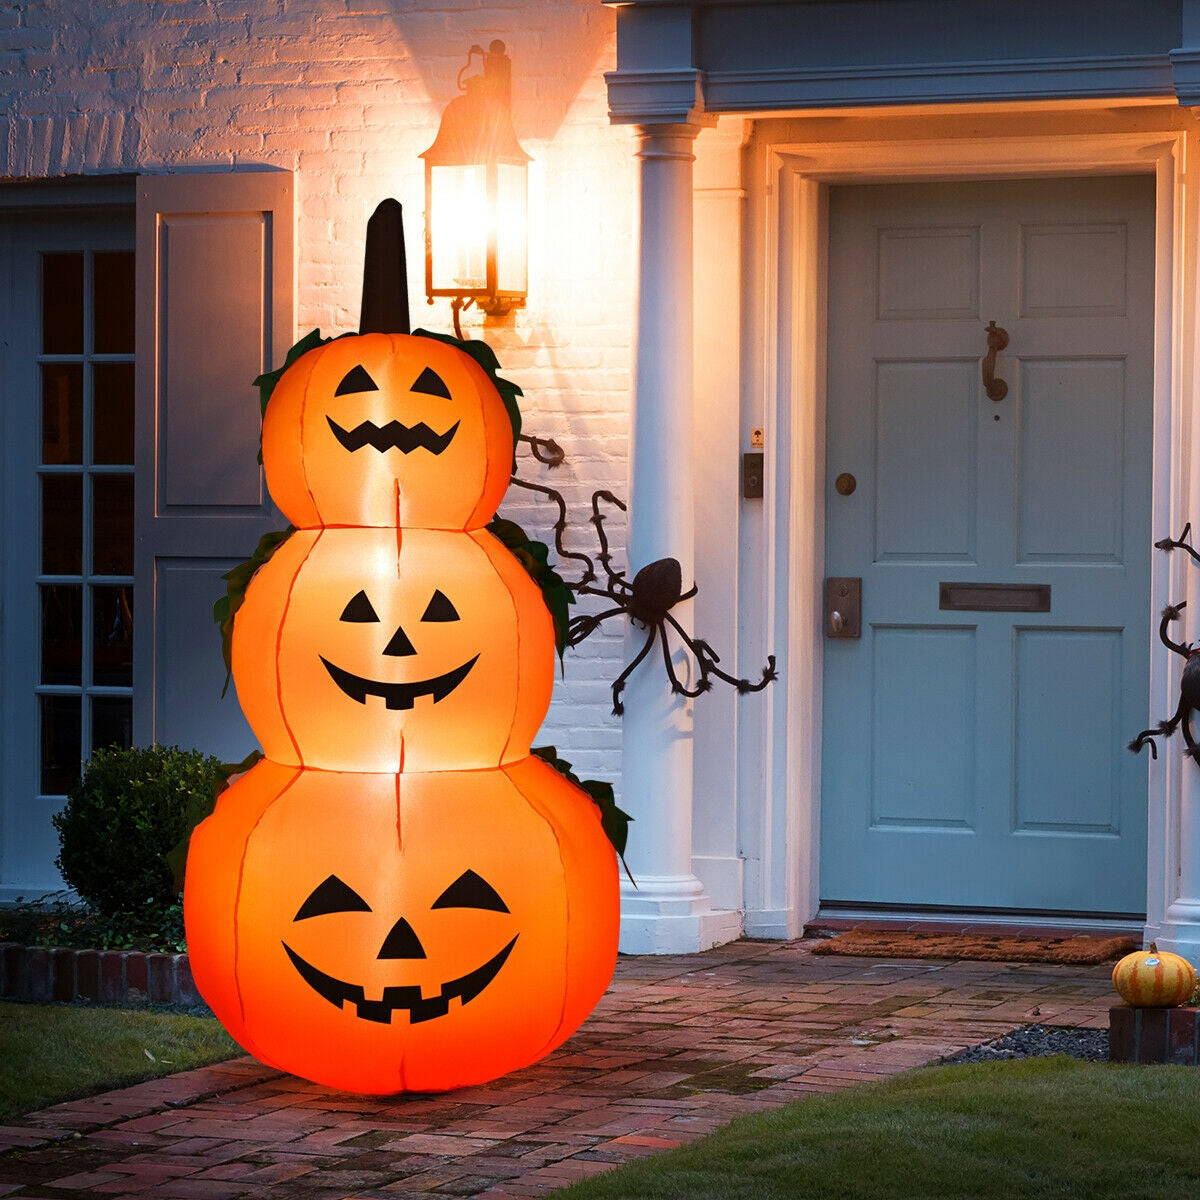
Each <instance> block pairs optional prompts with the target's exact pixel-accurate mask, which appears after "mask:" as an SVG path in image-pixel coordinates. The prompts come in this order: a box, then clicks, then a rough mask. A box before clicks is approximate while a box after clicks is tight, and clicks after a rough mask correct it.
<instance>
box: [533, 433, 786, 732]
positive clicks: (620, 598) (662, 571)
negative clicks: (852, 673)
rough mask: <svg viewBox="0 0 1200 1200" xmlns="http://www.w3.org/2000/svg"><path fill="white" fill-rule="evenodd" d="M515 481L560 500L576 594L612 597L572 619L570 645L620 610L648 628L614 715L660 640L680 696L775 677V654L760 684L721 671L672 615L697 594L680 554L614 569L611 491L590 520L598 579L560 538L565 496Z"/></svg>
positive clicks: (539, 444)
mask: <svg viewBox="0 0 1200 1200" xmlns="http://www.w3.org/2000/svg"><path fill="white" fill-rule="evenodd" d="M522 440H523V441H524V440H529V441H530V443H531V445H532V447H533V453H534V457H535V458H537V459H538V461H539V462H544V463H548V464H549V465H550V466H557V465H558V463H560V462H561V461H562V451H561V449H560V448H559V447H558V446H557V445H556V444H555V443H554V442H545V441H542V440H541V439H532V438H529V439H527V438H525V437H524V436H523V437H522ZM542 450H548V451H549V454H548V455H543V453H541V451H542ZM512 481H513V483H515V484H517V485H518V486H520V487H523V488H528V489H529V490H530V491H534V492H540V493H541V494H542V495H544V496H549V497H550V498H551V499H552V500H553V501H554V502H555V504H557V506H558V521H557V522H556V523H555V526H554V546H555V549H556V550H557V552H558V554H559V556H560V558H563V559H568V558H569V559H574V560H575V561H576V562H579V563H582V564H583V574H582V576H581V577H580V578H579V579H578V580H576V582H574V583H568V584H567V587H569V588H570V589H571V591H573V592H575V593H576V594H577V595H585V596H602V597H603V598H604V599H606V600H610V601H612V602H613V607H611V608H606V609H604V610H603V611H601V612H597V613H585V614H583V615H581V616H578V617H574V618H572V620H571V622H570V624H569V626H568V628H567V645H568V646H577V645H578V644H579V643H580V642H582V641H583V639H584V638H586V637H588V636H589V635H590V634H591V633H593V632H594V631H595V630H596V629H598V628H599V627H600V625H601V624H602V623H603V622H604V621H606V620H608V618H609V617H615V616H618V615H620V614H621V613H628V614H629V616H630V618H631V619H632V620H633V621H634V622H636V623H637V624H638V625H640V626H642V627H643V628H644V629H645V630H646V631H647V633H646V640H645V642H644V643H643V644H642V648H641V649H640V650H639V651H638V652H637V654H636V655H635V656H634V658H633V661H632V662H631V663H630V664H629V665H628V666H627V667H626V668H625V669H624V670H623V671H622V672H621V674H620V675H618V676H617V678H616V680H615V681H614V682H613V685H612V698H613V714H614V715H615V716H618V717H619V716H621V714H622V713H624V711H625V706H624V705H623V704H622V703H621V693H622V692H623V691H624V690H625V683H626V680H628V678H629V676H630V675H631V674H633V671H634V670H635V668H636V667H637V665H638V664H639V663H640V662H641V661H642V660H643V659H644V658H645V657H646V656H647V655H648V654H649V653H650V651H651V650H652V649H653V648H654V643H655V642H656V641H657V642H659V644H660V645H661V646H662V656H663V665H664V666H665V667H666V671H667V679H668V680H669V681H670V683H671V691H672V692H674V693H675V694H676V695H680V696H689V697H694V696H699V695H700V694H701V693H702V692H707V691H709V690H710V689H711V688H712V685H713V684H712V679H713V676H715V677H716V678H717V679H723V680H724V681H725V682H726V683H729V684H732V685H733V686H734V687H736V688H737V690H738V691H739V692H741V693H746V692H760V691H762V689H763V688H765V687H766V686H767V684H768V683H770V682H771V681H772V680H773V679H775V678H776V677H777V675H776V670H775V656H774V655H773V654H771V655H768V656H767V665H766V666H765V667H764V668H763V671H762V677H761V678H760V679H759V680H758V681H757V682H756V683H751V682H750V680H748V679H738V678H737V677H736V676H734V675H730V674H728V673H727V672H725V671H722V670H721V668H720V667H719V666H718V665H717V664H718V663H719V662H720V661H721V657H720V655H719V654H717V652H716V651H715V650H714V649H713V648H712V647H711V646H710V645H709V644H708V643H707V642H706V641H704V640H703V639H702V638H697V637H692V636H691V635H690V634H688V633H687V632H686V631H685V630H684V628H683V626H682V625H680V623H679V622H678V621H677V620H676V619H675V618H674V617H673V616H672V615H671V609H672V608H674V607H675V605H676V604H678V603H680V601H682V600H689V599H691V597H693V596H694V595H695V594H696V586H695V584H693V585H692V586H691V587H690V588H689V589H688V590H687V591H686V592H685V591H684V590H683V570H682V568H681V567H680V565H679V562H678V561H677V560H676V559H674V558H660V559H657V560H656V561H655V562H652V563H648V564H647V565H646V566H644V567H642V569H641V570H640V571H638V573H637V574H636V575H635V576H634V577H633V582H632V583H630V582H629V580H627V579H626V578H625V573H624V572H623V571H616V570H614V569H613V565H612V556H611V554H610V552H609V548H608V537H607V535H606V534H605V532H604V515H603V513H601V511H600V501H601V500H604V501H606V502H607V503H609V504H613V505H615V506H616V507H617V508H619V509H620V510H621V511H622V512H624V511H625V505H624V503H622V501H620V500H618V499H617V497H616V496H614V495H613V494H612V492H608V491H597V492H595V493H593V495H592V516H591V523H592V524H593V525H594V526H595V528H596V537H597V540H598V541H599V543H600V552H599V554H598V555H597V556H596V557H597V559H598V561H599V563H600V566H601V568H602V569H603V571H604V575H605V577H606V582H605V583H603V584H600V582H599V577H598V576H597V574H596V565H595V563H593V562H592V560H591V558H590V557H589V556H588V555H586V554H580V553H578V552H577V551H573V550H568V549H566V547H565V546H564V545H563V543H562V537H563V533H564V531H565V530H566V527H567V506H566V502H565V501H564V500H563V498H562V496H561V495H560V494H559V493H558V492H556V491H555V490H554V489H553V488H548V487H544V486H543V485H541V484H536V483H529V482H527V481H526V480H523V479H518V478H517V477H516V476H513V480H512ZM668 626H670V627H671V628H672V629H674V630H675V632H676V633H677V634H678V635H679V637H680V639H681V640H682V641H683V644H684V645H685V646H686V647H687V649H688V650H690V651H691V652H692V654H693V655H695V658H696V666H697V668H698V671H699V678H698V679H697V681H696V686H695V687H692V688H689V687H687V686H686V685H685V684H684V683H682V682H680V679H679V676H678V675H677V674H676V673H675V664H674V663H673V662H672V661H671V646H670V642H669V640H668V634H667V627H668Z"/></svg>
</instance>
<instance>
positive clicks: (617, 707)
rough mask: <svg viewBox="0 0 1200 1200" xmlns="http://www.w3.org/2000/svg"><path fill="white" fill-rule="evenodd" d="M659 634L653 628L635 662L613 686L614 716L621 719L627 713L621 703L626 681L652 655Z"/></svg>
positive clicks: (635, 657) (622, 673)
mask: <svg viewBox="0 0 1200 1200" xmlns="http://www.w3.org/2000/svg"><path fill="white" fill-rule="evenodd" d="M657 632H658V630H657V629H656V628H652V629H651V630H650V632H649V634H648V635H647V636H646V640H645V642H644V643H643V644H642V648H641V649H640V650H639V651H638V652H637V654H636V655H635V656H634V659H633V662H631V663H630V664H629V666H627V667H626V668H625V670H623V671H622V672H621V673H620V675H618V676H617V678H616V680H615V681H614V683H613V685H612V697H613V716H614V717H619V716H621V714H622V713H623V712H624V711H625V705H623V704H622V703H621V693H622V692H623V691H624V690H625V680H627V679H628V678H629V676H630V675H632V674H633V671H634V668H635V667H636V666H637V665H638V663H640V662H641V661H642V659H643V658H645V657H646V655H647V654H649V653H650V647H651V646H653V645H654V635H655V634H656V633H657Z"/></svg>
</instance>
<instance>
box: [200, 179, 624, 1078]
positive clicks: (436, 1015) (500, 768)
mask: <svg viewBox="0 0 1200 1200" xmlns="http://www.w3.org/2000/svg"><path fill="white" fill-rule="evenodd" d="M492 170H493V175H492V182H493V183H495V181H496V175H495V173H494V166H493V168H492ZM479 172H480V173H482V169H479ZM522 186H523V173H522ZM510 191H512V194H513V197H514V198H513V199H512V200H511V203H510V208H512V209H513V210H514V211H515V210H516V208H518V207H519V208H520V209H521V211H522V213H523V208H524V195H523V191H522V194H521V195H520V196H519V198H518V197H516V193H515V191H513V190H512V189H511V188H510ZM474 194H475V195H476V198H477V195H478V189H477V188H476V191H475V193H474ZM381 211H383V206H381ZM378 215H379V214H378V213H377V216H378ZM373 220H374V218H373ZM476 227H477V228H478V229H480V230H481V231H482V232H483V233H485V234H486V233H487V232H488V231H489V229H490V226H489V224H488V223H487V222H486V221H485V222H483V223H482V224H478V225H477V226H476ZM522 236H523V235H522ZM368 257H369V256H368ZM369 261H370V257H369ZM464 261H467V260H465V259H464ZM400 273H401V274H403V270H402V268H401V270H400ZM366 290H367V289H366V288H364V293H366ZM404 316H405V319H407V312H405V313H404ZM512 455H513V422H512V421H511V420H510V418H509V415H508V411H507V409H506V408H505V405H504V401H503V399H502V398H501V396H500V393H499V392H498V391H497V390H496V387H495V386H494V384H493V383H492V381H491V379H490V378H489V376H488V373H487V372H486V371H484V369H483V368H482V367H480V366H479V364H478V363H477V362H476V361H475V360H474V359H473V358H472V357H471V356H470V355H468V354H467V353H465V352H464V351H462V350H460V349H458V348H457V346H453V345H447V344H445V343H443V342H440V341H437V340H436V339H431V338H428V337H418V336H413V335H409V334H406V333H391V332H371V333H366V334H358V335H352V336H349V337H343V338H339V339H336V340H334V341H331V342H328V343H326V344H324V345H321V346H316V347H314V348H313V349H310V350H308V351H307V352H306V353H304V354H302V355H301V356H300V357H299V358H297V359H296V360H295V361H294V362H293V364H292V365H291V366H290V367H289V368H288V370H287V371H286V372H284V374H283V377H282V378H281V379H280V380H279V382H278V383H277V385H276V387H275V390H274V392H273V393H272V395H271V398H270V400H269V402H268V405H267V412H266V416H265V419H264V424H263V465H264V467H265V470H266V474H267V479H268V481H269V483H270V487H271V491H272V495H273V496H274V498H275V500H276V502H277V503H278V504H279V505H280V507H281V508H282V509H283V510H284V512H285V513H286V514H287V516H288V517H290V518H291V520H292V521H293V522H294V523H295V524H296V526H297V528H296V529H295V530H294V531H293V532H292V533H291V534H290V536H289V537H288V538H287V539H286V540H285V541H284V542H283V543H282V545H280V546H279V547H278V548H277V549H276V550H275V553H274V554H273V555H272V556H271V557H270V559H269V560H268V561H266V562H265V563H264V564H262V565H261V566H260V567H259V568H258V570H257V572H256V574H254V576H253V577H252V578H251V579H250V581H249V584H248V586H247V589H246V593H245V599H244V602H243V603H242V605H241V607H240V608H239V609H238V610H237V613H236V615H235V617H234V623H233V677H234V682H235V683H236V685H237V689H238V697H239V699H240V700H241V703H242V709H243V711H244V713H245V715H246V718H247V720H248V721H249V722H250V725H251V728H253V730H254V731H255V733H256V734H257V735H258V737H259V739H260V741H261V743H262V746H263V750H264V752H265V754H266V757H265V758H264V759H263V760H262V761H261V762H259V763H258V765H257V766H255V767H254V768H253V770H251V771H249V772H248V773H247V774H246V775H244V776H242V777H241V778H239V779H238V780H237V781H236V782H235V783H234V784H233V785H232V787H230V788H229V789H228V790H227V791H225V792H224V793H222V795H221V796H220V798H219V800H218V802H217V806H216V809H215V811H214V812H213V814H212V816H210V817H208V818H207V820H205V821H203V822H202V823H201V824H200V825H199V826H198V827H197V829H196V830H195V832H194V833H193V834H192V838H191V844H190V847H189V850H188V860H187V876H186V885H185V892H184V915H185V922H186V930H187V938H188V950H189V955H190V961H191V967H192V973H193V975H194V977H195V980H196V985H197V987H198V988H199V990H200V992H201V994H202V995H203V997H204V998H205V1000H206V1001H207V1002H208V1004H209V1005H210V1007H211V1008H212V1010H213V1011H214V1012H215V1013H216V1015H217V1016H218V1017H219V1018H220V1020H221V1022H222V1023H223V1024H224V1026H225V1028H226V1029H228V1030H229V1032H230V1033H231V1034H232V1035H233V1036H234V1037H235V1038H236V1039H237V1040H238V1041H239V1042H240V1043H241V1045H242V1046H244V1047H245V1049H246V1050H248V1051H249V1052H250V1053H252V1054H254V1055H256V1056H257V1057H258V1058H259V1059H261V1060H262V1061H263V1062H265V1063H268V1064H270V1065H272V1066H275V1067H278V1068H280V1069H282V1070H286V1071H292V1072H294V1073H296V1074H298V1075H302V1076H304V1077H305V1078H308V1079H312V1080H315V1081H317V1082H318V1083H322V1084H325V1085H326V1086H329V1087H335V1088H344V1089H349V1090H351V1091H360V1092H368V1093H373V1094H391V1093H394V1092H401V1091H420V1092H426V1091H442V1090H444V1089H447V1088H454V1087H461V1086H464V1085H467V1084H473V1083H481V1082H485V1081H486V1080H489V1079H494V1078H495V1077H496V1076H498V1075H501V1074H504V1073H505V1072H507V1071H511V1070H515V1069H517V1068H519V1067H523V1066H527V1065H529V1064H531V1063H534V1062H536V1061H537V1060H538V1059H539V1058H541V1057H542V1056H543V1055H545V1054H548V1053H549V1052H550V1051H551V1050H553V1049H554V1048H555V1047H556V1046H557V1045H559V1044H560V1043H561V1042H563V1041H564V1040H565V1039H566V1038H568V1037H569V1036H570V1035H571V1034H572V1033H573V1032H574V1031H575V1030H576V1029H577V1028H578V1027H579V1025H580V1024H581V1023H582V1022H583V1020H584V1019H585V1018H586V1017H587V1015H588V1013H589V1012H590V1011H591V1009H592V1007H593V1006H594V1005H595V1003H596V1001H597V1000H599V998H600V996H601V995H602V994H603V992H604V990H605V988H606V987H607V986H608V982H609V980H610V979H611V977H612V971H613V966H614V964H615V962H616V955H617V935H618V929H619V925H620V915H619V914H620V906H619V902H618V887H617V863H616V855H615V854H614V852H613V848H612V845H611V844H610V843H609V841H608V838H607V837H606V835H605V833H604V829H603V827H602V825H601V821H600V810H599V809H598V808H597V807H596V805H595V804H594V803H593V802H592V800H591V798H590V797H589V796H588V795H587V794H586V793H585V792H583V791H582V790H581V789H579V788H577V787H576V786H575V785H574V784H572V783H570V782H568V781H567V780H566V779H565V778H564V777H563V776H562V775H560V774H559V773H558V772H557V771H555V770H554V769H553V768H552V767H550V766H549V765H547V764H546V763H544V762H543V761H542V760H541V759H539V758H536V757H534V756H532V755H531V754H530V750H529V747H530V742H531V739H532V738H533V737H534V735H535V734H536V732H537V729H538V727H539V726H540V724H541V722H542V720H543V718H544V717H545V715H546V710H547V707H548V706H549V703H550V693H551V689H552V686H553V678H554V660H555V651H554V628H553V622H552V620H551V617H550V612H549V610H548V608H547V606H546V603H545V601H544V600H543V597H542V593H541V591H540V589H539V588H538V585H537V584H536V583H534V581H533V579H532V578H531V577H530V575H529V574H528V572H527V571H526V569H525V567H524V566H523V565H522V563H521V562H520V561H519V560H518V559H517V557H516V555H515V554H514V553H513V552H511V551H510V550H508V549H507V548H506V546H505V545H504V544H503V543H501V542H500V541H499V540H498V539H497V538H495V537H493V536H492V534H490V533H489V532H488V531H487V530H486V529H485V528H483V526H484V525H485V524H486V523H487V521H488V519H489V518H490V517H491V516H492V514H493V513H494V512H495V510H496V507H497V505H498V504H499V502H500V499H501V497H502V496H503V494H504V489H505V486H506V484H507V480H508V474H509V471H510V469H511V466H512Z"/></svg>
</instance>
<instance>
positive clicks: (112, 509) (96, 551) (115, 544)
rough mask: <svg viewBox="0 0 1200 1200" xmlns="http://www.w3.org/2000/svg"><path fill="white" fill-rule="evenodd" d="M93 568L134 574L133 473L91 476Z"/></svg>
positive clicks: (102, 572)
mask: <svg viewBox="0 0 1200 1200" xmlns="http://www.w3.org/2000/svg"><path fill="white" fill-rule="evenodd" d="M92 531H93V534H94V538H93V542H92V572H93V573H94V574H96V575H132V574H133V476H132V475H93V476H92Z"/></svg>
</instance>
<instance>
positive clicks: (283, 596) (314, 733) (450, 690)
mask: <svg viewBox="0 0 1200 1200" xmlns="http://www.w3.org/2000/svg"><path fill="white" fill-rule="evenodd" d="M553 647H554V630H553V623H552V621H551V619H550V614H549V612H548V611H547V609H546V606H545V603H544V602H543V600H542V597H541V593H540V591H539V590H538V588H537V585H536V584H534V583H533V581H532V580H531V579H530V578H529V576H528V575H527V574H526V573H525V570H524V569H523V568H522V567H521V565H520V563H518V562H517V560H516V559H515V558H514V557H513V556H512V554H510V553H509V551H508V550H506V549H505V548H504V547H503V546H502V545H501V544H500V543H499V542H498V541H497V540H496V539H495V538H493V537H492V536H491V535H490V534H488V533H486V532H483V531H476V532H474V533H470V534H466V535H464V534H461V533H451V532H445V531H438V530H424V529H403V530H394V529H393V530H382V529H337V530H300V531H298V532H296V533H294V534H293V535H292V536H291V537H290V538H289V539H288V541H287V542H286V543H284V545H283V546H282V547H281V548H280V549H279V550H278V551H277V552H276V553H275V555H274V557H273V558H272V559H271V560H270V562H268V563H267V564H266V565H265V566H264V567H263V568H262V569H261V570H260V571H259V572H258V574H257V575H256V576H255V577H254V579H253V580H252V582H251V584H250V587H249V588H248V590H247V592H246V600H245V603H244V604H243V605H242V607H241V608H240V609H239V610H238V613H237V617H236V619H235V621H234V631H233V672H234V679H235V680H236V682H237V689H238V698H239V700H240V701H241V705H242V711H243V712H244V713H245V715H246V719H247V720H248V721H249V722H250V726H251V728H252V729H253V730H254V732H255V733H256V734H257V735H258V738H259V741H260V743H261V744H262V748H263V751H264V753H265V754H266V756H267V757H268V758H271V759H274V760H275V761H276V762H281V763H294V764H298V765H304V766H309V767H319V768H322V769H325V770H350V771H398V770H401V769H403V770H408V771H443V770H458V769H477V768H480V767H487V766H497V765H499V764H501V763H504V762H510V761H513V760H515V759H518V758H523V757H524V756H525V755H526V754H528V753H529V744H530V741H531V740H532V738H533V736H534V735H535V734H536V732H537V729H538V727H539V725H540V724H541V722H542V720H543V718H544V717H545V715H546V709H547V708H548V707H549V703H550V691H551V688H552V687H553V682H554V676H553V672H554V650H553Z"/></svg>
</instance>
